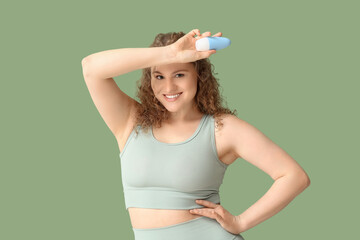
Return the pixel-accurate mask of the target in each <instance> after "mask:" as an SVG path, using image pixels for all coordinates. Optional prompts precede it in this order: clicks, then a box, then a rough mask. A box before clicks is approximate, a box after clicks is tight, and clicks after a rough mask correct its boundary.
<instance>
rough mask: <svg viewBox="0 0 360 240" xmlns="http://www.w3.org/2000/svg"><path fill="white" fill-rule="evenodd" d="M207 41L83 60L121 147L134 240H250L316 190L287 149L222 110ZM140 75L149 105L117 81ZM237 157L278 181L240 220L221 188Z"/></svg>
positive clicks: (164, 40)
mask: <svg viewBox="0 0 360 240" xmlns="http://www.w3.org/2000/svg"><path fill="white" fill-rule="evenodd" d="M195 35H197V36H196V37H195ZM221 35H222V34H221V32H219V33H217V34H215V35H213V36H214V37H220V36H221ZM208 36H211V34H210V32H205V33H203V34H200V31H199V29H193V30H191V31H190V32H189V33H187V34H184V33H183V32H179V33H167V34H158V35H157V36H156V38H155V40H154V42H153V43H152V44H151V45H150V47H149V48H123V49H115V50H108V51H103V52H99V53H95V54H92V55H89V56H87V57H86V58H84V59H83V61H82V66H83V74H84V78H85V82H86V85H87V87H88V90H89V92H90V95H91V97H92V99H93V101H94V103H95V106H96V107H97V109H98V111H99V113H100V114H101V116H102V118H103V119H104V121H105V122H106V124H107V126H108V127H109V129H110V130H111V132H112V133H113V134H114V136H115V137H116V139H117V142H118V145H119V150H120V158H121V174H122V182H123V187H124V194H125V204H126V208H127V210H128V211H129V215H130V219H131V224H132V227H133V231H134V235H135V239H136V240H155V239H156V240H158V239H173V240H177V239H179V240H180V239H182V240H183V239H187V240H191V239H197V240H199V239H206V240H211V239H214V240H227V239H228V240H231V239H243V237H242V236H241V234H240V233H241V232H244V231H246V230H247V229H250V228H252V227H254V226H255V225H257V224H259V223H261V222H263V221H264V220H266V219H268V218H270V217H271V216H273V215H274V214H276V213H277V212H279V211H280V210H281V209H282V208H284V207H285V206H286V205H287V204H289V202H290V201H291V200H292V199H293V198H295V197H296V196H297V195H298V194H300V192H302V191H303V190H304V189H305V188H306V187H307V186H309V184H310V181H309V178H308V176H307V174H306V173H305V172H304V170H303V169H302V168H301V166H299V165H298V163H297V162H296V161H295V160H294V159H293V158H291V157H290V156H289V155H288V154H287V153H286V152H285V151H284V150H282V149H281V148H280V147H279V146H277V145H276V144H275V143H273V142H272V141H271V140H270V139H269V138H267V137H266V136H265V135H264V134H263V133H262V132H260V131H259V130H258V129H256V128H255V127H254V126H252V125H250V124H249V123H247V122H245V121H244V120H241V119H239V118H238V117H236V116H235V113H234V112H232V111H230V110H229V109H227V108H224V107H222V105H221V97H220V94H219V89H218V87H219V85H218V82H217V79H216V78H215V77H214V76H213V74H212V70H211V66H212V65H211V63H210V61H209V59H208V57H210V55H212V54H214V53H216V51H215V50H209V51H201V52H200V51H197V50H196V49H195V42H196V40H198V39H201V38H204V37H208ZM137 69H143V75H142V78H141V79H140V80H141V82H140V84H139V85H138V94H137V96H138V97H139V99H140V100H141V103H139V102H137V101H135V100H134V99H132V98H131V97H129V96H128V95H126V94H125V93H124V92H122V91H121V90H120V89H119V87H118V86H117V84H116V83H115V81H114V79H113V77H115V76H119V75H122V74H125V73H128V72H131V71H134V70H137ZM215 130H216V131H215ZM237 158H243V159H244V160H246V161H248V162H250V163H251V164H254V165H255V166H256V167H258V168H260V169H261V170H263V171H264V172H266V173H267V174H269V175H270V176H271V177H272V178H273V179H274V180H275V182H274V184H273V185H272V187H271V188H270V189H269V191H268V192H267V193H266V194H265V195H264V196H263V197H262V198H261V199H259V201H257V202H256V203H255V204H254V205H252V206H251V207H250V208H248V209H247V210H246V211H245V212H243V213H242V214H240V215H232V214H231V213H230V212H228V211H227V210H226V209H225V208H224V207H223V206H221V204H220V196H219V187H220V185H221V183H222V180H223V177H224V173H225V171H226V169H227V167H228V166H229V165H230V164H232V163H233V162H234V161H235V160H236V159H237Z"/></svg>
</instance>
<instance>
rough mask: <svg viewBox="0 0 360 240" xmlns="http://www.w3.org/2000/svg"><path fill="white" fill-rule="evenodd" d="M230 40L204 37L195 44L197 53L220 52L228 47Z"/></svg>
mask: <svg viewBox="0 0 360 240" xmlns="http://www.w3.org/2000/svg"><path fill="white" fill-rule="evenodd" d="M230 44H231V41H230V39H228V38H226V37H204V38H201V39H199V40H197V41H196V42H195V45H196V50H197V51H208V50H213V49H215V50H219V49H223V48H226V47H228V46H229V45H230Z"/></svg>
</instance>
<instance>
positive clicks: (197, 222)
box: [133, 216, 244, 240]
mask: <svg viewBox="0 0 360 240" xmlns="http://www.w3.org/2000/svg"><path fill="white" fill-rule="evenodd" d="M133 231H134V236H135V240H165V239H166V240H169V239H171V240H244V238H243V237H242V236H241V235H240V234H232V233H230V232H228V231H226V230H225V229H224V228H223V227H222V226H221V225H220V224H219V223H218V222H217V221H216V220H215V219H212V218H208V217H205V216H201V217H198V218H194V219H191V220H189V221H186V222H182V223H178V224H174V225H170V226H166V227H159V228H133Z"/></svg>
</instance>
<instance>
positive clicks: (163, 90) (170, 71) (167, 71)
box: [151, 63, 197, 114]
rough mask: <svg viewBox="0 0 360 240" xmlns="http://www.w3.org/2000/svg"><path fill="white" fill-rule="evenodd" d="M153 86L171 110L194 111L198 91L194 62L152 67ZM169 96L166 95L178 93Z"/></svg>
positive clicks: (157, 95)
mask: <svg viewBox="0 0 360 240" xmlns="http://www.w3.org/2000/svg"><path fill="white" fill-rule="evenodd" d="M151 88H152V89H153V91H154V94H155V96H156V98H157V99H158V100H159V101H160V102H161V103H162V104H163V105H164V107H165V108H166V109H167V110H168V111H170V112H173V113H175V112H183V113H185V114H186V113H188V112H190V111H192V106H193V104H194V99H195V95H196V92H197V73H196V70H195V68H194V66H193V65H192V63H172V64H167V65H161V66H155V67H152V68H151ZM178 93H180V95H179V96H175V98H170V97H173V96H170V97H169V98H168V97H166V96H165V95H177V94H178Z"/></svg>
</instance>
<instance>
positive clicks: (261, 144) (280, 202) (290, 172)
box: [224, 116, 310, 232]
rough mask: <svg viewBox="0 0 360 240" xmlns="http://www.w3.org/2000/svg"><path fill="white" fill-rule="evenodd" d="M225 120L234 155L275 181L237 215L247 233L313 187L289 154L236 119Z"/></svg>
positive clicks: (247, 124)
mask: <svg viewBox="0 0 360 240" xmlns="http://www.w3.org/2000/svg"><path fill="white" fill-rule="evenodd" d="M226 121H227V123H228V124H227V125H228V126H229V127H227V128H224V131H226V132H225V133H226V134H228V136H231V137H229V138H228V139H229V143H228V144H229V145H230V146H231V149H232V151H233V153H234V154H235V155H236V156H238V157H241V158H243V159H244V160H246V161H248V162H249V163H251V164H253V165H255V166H256V167H258V168H259V169H261V170H263V171H264V172H265V173H267V174H268V175H269V176H270V177H271V178H272V179H274V180H275V182H274V183H273V185H272V186H271V188H270V189H269V190H268V191H267V192H266V193H265V195H264V196H262V197H261V198H260V199H259V200H258V201H257V202H255V203H254V204H253V205H252V206H250V207H249V208H248V209H247V210H246V211H244V212H243V213H241V214H240V215H238V216H237V218H238V221H237V222H238V224H239V225H240V227H239V228H240V229H241V232H244V231H246V230H248V229H250V228H252V227H254V226H256V225H257V224H259V223H261V222H263V221H265V220H266V219H268V218H270V217H272V216H273V215H275V214H276V213H278V212H279V211H280V210H281V209H283V208H284V207H286V206H287V205H288V204H289V203H290V202H291V201H292V200H293V199H294V198H295V197H296V196H297V195H299V194H300V193H301V192H302V191H303V190H304V189H305V188H307V187H308V186H309V185H310V179H309V177H308V176H307V174H306V173H305V171H304V170H303V169H302V168H301V166H300V165H299V164H298V163H297V162H296V161H295V160H294V159H293V158H292V157H291V156H290V155H289V154H287V153H286V152H285V151H284V150H283V149H281V148H280V147H279V146H278V145H276V144H275V143H274V142H273V141H271V140H270V139H269V138H268V137H266V136H265V135H264V134H263V133H262V132H260V131H259V130H258V129H257V128H255V127H254V126H252V125H251V124H249V123H247V122H246V121H244V120H241V119H239V118H237V117H235V116H230V117H229V118H228V119H227V120H226ZM225 125H226V123H225ZM230 139H231V140H230Z"/></svg>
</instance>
